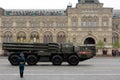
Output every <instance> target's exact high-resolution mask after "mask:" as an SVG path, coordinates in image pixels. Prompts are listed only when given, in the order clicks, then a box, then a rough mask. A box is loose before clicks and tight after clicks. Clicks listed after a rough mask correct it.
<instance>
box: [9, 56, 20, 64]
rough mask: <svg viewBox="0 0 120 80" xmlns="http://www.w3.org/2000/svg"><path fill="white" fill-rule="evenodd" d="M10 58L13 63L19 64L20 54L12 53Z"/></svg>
mask: <svg viewBox="0 0 120 80" xmlns="http://www.w3.org/2000/svg"><path fill="white" fill-rule="evenodd" d="M8 59H9V61H10V63H11V64H12V65H18V64H19V56H18V55H10V56H9V58H8Z"/></svg>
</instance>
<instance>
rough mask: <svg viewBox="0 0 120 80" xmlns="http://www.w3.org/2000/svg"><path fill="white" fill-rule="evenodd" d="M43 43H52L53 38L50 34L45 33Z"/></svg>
mask: <svg viewBox="0 0 120 80" xmlns="http://www.w3.org/2000/svg"><path fill="white" fill-rule="evenodd" d="M43 40H44V41H43V42H44V43H52V42H53V36H52V33H51V32H45V33H44V37H43Z"/></svg>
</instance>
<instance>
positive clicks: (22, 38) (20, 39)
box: [17, 31, 26, 43]
mask: <svg viewBox="0 0 120 80" xmlns="http://www.w3.org/2000/svg"><path fill="white" fill-rule="evenodd" d="M17 42H21V43H22V42H26V34H25V32H23V31H21V32H18V34H17Z"/></svg>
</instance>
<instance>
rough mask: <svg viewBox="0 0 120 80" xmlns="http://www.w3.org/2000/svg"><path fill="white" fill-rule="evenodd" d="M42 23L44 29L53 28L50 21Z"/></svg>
mask: <svg viewBox="0 0 120 80" xmlns="http://www.w3.org/2000/svg"><path fill="white" fill-rule="evenodd" d="M43 23H44V27H53V22H51V21H45V22H43Z"/></svg>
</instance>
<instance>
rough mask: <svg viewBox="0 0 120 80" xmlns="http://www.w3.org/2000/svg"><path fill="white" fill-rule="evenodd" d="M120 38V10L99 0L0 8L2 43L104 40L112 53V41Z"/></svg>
mask: <svg viewBox="0 0 120 80" xmlns="http://www.w3.org/2000/svg"><path fill="white" fill-rule="evenodd" d="M119 40H120V10H114V9H113V8H108V7H103V3H100V2H99V0H78V3H77V4H76V7H72V5H71V4H68V5H67V8H66V9H51V10H43V9H36V10H32V9H3V8H0V43H1V46H2V43H3V42H4V43H5V42H21V43H51V42H55V43H73V44H74V45H76V46H78V45H83V44H92V45H96V44H98V43H99V42H102V43H103V44H104V45H105V48H107V49H108V54H111V49H112V44H113V43H115V42H116V41H119ZM0 50H1V51H2V47H0ZM1 54H3V53H2V52H1ZM97 54H102V53H100V52H98V53H97Z"/></svg>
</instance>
